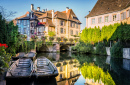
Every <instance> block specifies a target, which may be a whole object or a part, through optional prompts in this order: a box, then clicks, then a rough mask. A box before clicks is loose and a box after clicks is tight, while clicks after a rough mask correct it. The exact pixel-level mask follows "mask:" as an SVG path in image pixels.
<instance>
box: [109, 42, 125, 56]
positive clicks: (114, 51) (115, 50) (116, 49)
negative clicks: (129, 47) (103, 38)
mask: <svg viewBox="0 0 130 85" xmlns="http://www.w3.org/2000/svg"><path fill="white" fill-rule="evenodd" d="M110 51H111V56H112V57H122V54H123V46H122V44H121V43H120V42H117V43H115V44H114V45H113V46H112V48H111V50H110Z"/></svg>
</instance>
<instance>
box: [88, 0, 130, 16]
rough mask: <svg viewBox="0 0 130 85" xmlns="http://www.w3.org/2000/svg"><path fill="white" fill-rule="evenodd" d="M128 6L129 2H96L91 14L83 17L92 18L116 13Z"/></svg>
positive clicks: (109, 0) (99, 0) (128, 0)
mask: <svg viewBox="0 0 130 85" xmlns="http://www.w3.org/2000/svg"><path fill="white" fill-rule="evenodd" d="M129 6H130V0H98V1H97V3H96V5H95V6H94V7H93V9H92V10H91V12H90V13H89V14H88V15H87V16H85V17H92V16H97V15H102V14H107V13H111V12H116V11H120V10H123V9H125V8H126V7H129Z"/></svg>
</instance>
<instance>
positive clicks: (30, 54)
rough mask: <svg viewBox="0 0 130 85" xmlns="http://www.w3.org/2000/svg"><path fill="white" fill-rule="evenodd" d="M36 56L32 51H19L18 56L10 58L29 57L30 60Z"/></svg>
mask: <svg viewBox="0 0 130 85" xmlns="http://www.w3.org/2000/svg"><path fill="white" fill-rule="evenodd" d="M35 57H36V54H35V53H34V52H29V53H27V54H25V53H24V52H20V53H19V54H18V56H15V57H12V60H17V59H19V58H30V59H31V60H34V59H35Z"/></svg>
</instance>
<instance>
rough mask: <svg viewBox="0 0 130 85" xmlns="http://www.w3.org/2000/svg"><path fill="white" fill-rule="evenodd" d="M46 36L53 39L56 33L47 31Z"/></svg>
mask: <svg viewBox="0 0 130 85" xmlns="http://www.w3.org/2000/svg"><path fill="white" fill-rule="evenodd" d="M48 35H49V37H53V36H55V35H56V33H55V32H53V31H49V32H48Z"/></svg>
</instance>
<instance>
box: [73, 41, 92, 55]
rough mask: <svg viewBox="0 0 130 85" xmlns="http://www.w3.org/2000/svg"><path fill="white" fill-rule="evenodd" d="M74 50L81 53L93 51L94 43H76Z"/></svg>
mask: <svg viewBox="0 0 130 85" xmlns="http://www.w3.org/2000/svg"><path fill="white" fill-rule="evenodd" d="M72 50H73V51H77V52H80V53H93V51H94V49H93V45H92V44H89V43H87V44H86V43H84V42H80V43H78V44H76V46H73V47H72Z"/></svg>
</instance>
